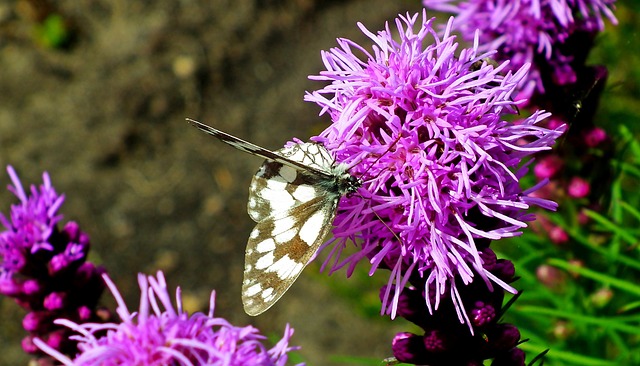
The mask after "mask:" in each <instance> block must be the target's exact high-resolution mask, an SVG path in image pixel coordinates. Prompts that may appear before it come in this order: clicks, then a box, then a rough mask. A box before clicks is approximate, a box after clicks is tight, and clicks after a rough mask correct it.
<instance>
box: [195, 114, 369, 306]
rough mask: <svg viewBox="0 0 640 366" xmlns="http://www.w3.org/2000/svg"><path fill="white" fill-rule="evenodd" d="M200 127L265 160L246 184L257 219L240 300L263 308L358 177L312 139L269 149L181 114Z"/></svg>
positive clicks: (312, 247) (323, 233)
mask: <svg viewBox="0 0 640 366" xmlns="http://www.w3.org/2000/svg"><path fill="white" fill-rule="evenodd" d="M187 121H188V122H189V123H191V124H192V125H193V126H195V127H197V128H199V129H200V130H202V131H204V132H206V133H208V134H210V135H213V136H215V137H217V138H218V139H219V140H220V141H222V142H225V143H227V144H229V145H231V146H233V147H235V148H236V149H239V150H242V151H244V152H247V153H249V154H252V155H257V156H260V157H263V158H265V159H266V160H265V161H264V163H262V166H260V169H258V172H257V173H256V174H255V176H254V177H253V180H252V181H251V185H250V186H249V202H248V204H247V211H248V212H249V216H251V218H252V219H253V221H255V222H257V224H256V226H255V228H254V229H253V231H252V232H251V234H250V235H249V240H248V241H247V249H246V252H245V267H244V281H243V283H242V303H243V304H244V310H245V311H246V313H247V314H249V315H259V314H261V313H263V312H264V311H266V310H267V309H269V308H270V307H271V306H272V305H273V304H275V303H276V301H278V299H280V297H281V296H282V295H283V294H284V293H285V292H286V291H287V290H288V289H289V287H291V285H292V284H293V282H294V281H295V280H296V279H297V278H298V276H299V275H300V273H302V270H303V269H304V267H306V265H307V264H308V262H309V260H310V259H311V258H312V257H313V255H314V254H315V253H316V251H317V250H318V248H319V247H320V245H321V244H322V243H323V242H324V240H325V238H326V237H327V235H329V232H330V231H331V228H332V224H333V219H334V218H335V216H336V210H337V207H338V201H339V200H340V197H342V196H343V195H346V194H349V193H353V192H355V191H357V190H358V188H360V186H361V185H362V181H361V180H360V179H359V178H356V177H353V176H351V175H350V174H349V173H348V169H347V166H346V165H344V164H336V162H335V160H334V158H333V157H332V156H331V154H330V153H329V151H328V150H327V149H326V148H325V147H324V146H322V145H321V144H318V143H314V142H306V143H298V144H294V145H292V146H289V147H285V148H283V149H280V150H278V151H270V150H267V149H265V148H262V147H259V146H257V145H254V144H252V143H250V142H247V141H244V140H241V139H239V138H237V137H235V136H232V135H229V134H227V133H225V132H222V131H220V130H217V129H215V128H213V127H210V126H207V125H205V124H202V123H200V122H198V121H194V120H192V119H189V118H187Z"/></svg>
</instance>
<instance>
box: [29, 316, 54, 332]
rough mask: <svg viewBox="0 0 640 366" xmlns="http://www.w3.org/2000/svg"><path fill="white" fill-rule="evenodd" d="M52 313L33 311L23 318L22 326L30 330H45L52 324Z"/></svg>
mask: <svg viewBox="0 0 640 366" xmlns="http://www.w3.org/2000/svg"><path fill="white" fill-rule="evenodd" d="M51 322H52V319H51V313H50V312H48V311H32V312H30V313H27V315H25V316H24V318H23V319H22V327H23V328H24V329H25V330H27V331H29V332H36V331H43V330H45V329H46V328H49V327H50V326H51V325H52V323H51Z"/></svg>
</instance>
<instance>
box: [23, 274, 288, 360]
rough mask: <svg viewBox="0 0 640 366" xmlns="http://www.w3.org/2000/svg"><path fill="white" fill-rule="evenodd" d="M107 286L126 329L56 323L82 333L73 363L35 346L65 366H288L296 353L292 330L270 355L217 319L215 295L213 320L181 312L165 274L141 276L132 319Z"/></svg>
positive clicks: (243, 330) (252, 331) (254, 338)
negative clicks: (289, 359)
mask: <svg viewBox="0 0 640 366" xmlns="http://www.w3.org/2000/svg"><path fill="white" fill-rule="evenodd" d="M104 280H105V282H106V283H107V285H108V286H109V289H110V290H111V293H112V294H113V296H114V298H115V299H116V301H117V303H118V309H117V312H118V315H119V316H120V318H121V320H122V322H121V323H106V324H90V323H84V324H76V323H74V322H71V321H68V320H58V321H57V323H59V324H61V325H64V326H67V327H69V328H70V329H72V330H74V331H75V332H77V333H78V335H76V336H73V337H72V339H75V340H77V341H78V342H79V344H78V349H79V350H80V353H79V354H78V355H76V356H75V358H74V359H70V358H68V357H66V356H64V355H62V354H60V353H59V352H57V351H55V350H53V349H52V348H50V347H48V346H47V345H46V344H44V343H43V342H41V341H40V340H38V339H36V340H35V343H36V344H37V345H38V346H39V347H41V348H42V349H43V350H44V351H46V352H47V353H49V354H50V355H51V356H53V357H55V358H56V359H57V360H58V361H60V362H62V363H63V364H64V365H69V366H71V365H73V366H90V365H94V366H98V365H100V366H116V365H123V366H124V365H145V366H153V365H157V366H161V365H176V366H178V365H179V366H200V365H210V366H217V365H220V366H222V365H225V366H240V365H259V366H284V365H285V364H286V362H287V358H288V356H287V353H288V352H289V351H292V350H294V349H296V348H294V347H289V345H288V342H289V339H290V338H291V336H292V335H293V329H292V328H290V327H289V326H287V327H286V329H285V332H284V337H283V338H282V339H281V340H280V341H279V342H278V343H277V344H276V345H275V346H274V347H273V348H271V349H268V348H267V347H265V346H264V345H263V342H264V340H265V337H264V336H262V335H261V334H260V333H259V331H258V329H256V328H254V327H251V326H246V327H236V326H233V325H231V324H230V323H229V322H227V321H226V320H225V319H222V318H216V317H214V314H213V313H214V308H215V293H212V294H211V302H210V308H209V313H208V314H203V313H195V314H192V315H189V314H188V313H187V312H185V311H184V310H183V309H182V302H181V297H180V289H179V288H178V289H177V290H176V306H175V307H174V305H173V304H172V303H171V295H170V294H169V292H168V290H167V285H166V282H165V279H164V275H163V274H162V272H158V274H157V277H152V276H149V277H147V276H144V275H142V274H140V275H138V282H139V284H140V292H141V296H140V308H139V310H138V311H137V312H135V313H131V312H130V311H129V310H128V308H127V306H126V304H125V303H124V300H123V298H122V296H121V295H120V293H119V292H118V289H117V288H116V287H115V285H114V284H113V282H111V280H110V279H109V278H108V277H107V276H106V275H105V277H104Z"/></svg>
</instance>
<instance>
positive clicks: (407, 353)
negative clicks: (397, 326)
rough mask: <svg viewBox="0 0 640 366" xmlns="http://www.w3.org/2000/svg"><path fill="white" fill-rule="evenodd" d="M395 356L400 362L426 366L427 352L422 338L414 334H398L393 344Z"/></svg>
mask: <svg viewBox="0 0 640 366" xmlns="http://www.w3.org/2000/svg"><path fill="white" fill-rule="evenodd" d="M391 349H392V350H393V355H394V356H395V358H397V359H398V361H400V362H406V363H413V364H424V363H426V360H425V354H426V352H427V350H426V349H425V348H424V343H423V340H422V337H421V336H418V335H415V334H412V333H407V332H404V333H398V334H396V336H395V337H394V338H393V342H392V344H391Z"/></svg>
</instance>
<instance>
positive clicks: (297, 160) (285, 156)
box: [187, 118, 331, 179]
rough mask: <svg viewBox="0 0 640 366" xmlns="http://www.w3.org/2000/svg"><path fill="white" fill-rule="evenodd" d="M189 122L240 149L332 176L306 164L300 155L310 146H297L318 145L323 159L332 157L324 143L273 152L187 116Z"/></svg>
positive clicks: (305, 152)
mask: <svg viewBox="0 0 640 366" xmlns="http://www.w3.org/2000/svg"><path fill="white" fill-rule="evenodd" d="M187 122H189V123H190V124H191V125H192V126H194V127H196V128H198V129H199V130H200V131H203V132H205V133H207V134H209V135H211V136H213V137H215V138H217V139H218V140H220V141H222V142H224V143H226V144H228V145H231V146H233V147H235V148H236V149H238V150H240V151H244V152H246V153H249V154H251V155H257V156H260V157H263V158H265V159H268V160H272V161H276V162H279V163H280V164H283V165H287V166H289V167H291V168H293V169H298V170H307V171H309V172H311V173H313V174H315V175H319V176H322V177H325V179H330V178H331V175H330V174H329V173H328V172H327V171H326V170H325V169H322V168H319V166H318V165H314V164H313V163H312V164H305V162H304V160H305V159H304V157H300V156H298V155H299V154H307V153H308V151H307V150H308V148H307V149H300V148H296V147H297V146H302V145H304V146H316V147H315V148H314V150H318V152H319V153H321V155H318V156H322V157H323V159H326V158H327V157H328V158H329V159H330V158H331V155H330V154H329V152H328V151H327V149H325V148H324V146H322V145H318V144H316V143H304V144H297V145H294V146H293V148H292V147H289V148H284V149H281V150H278V151H277V152H273V151H271V150H267V149H265V148H264V147H260V146H258V145H256V144H252V143H251V142H249V141H245V140H243V139H241V138H238V137H235V136H233V135H230V134H228V133H226V132H223V131H220V130H218V129H217V128H213V127H211V126H208V125H205V124H204V123H201V122H198V121H196V120H193V119H191V118H187ZM296 154H297V155H296ZM306 160H316V158H310V157H308V158H307V159H306Z"/></svg>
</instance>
